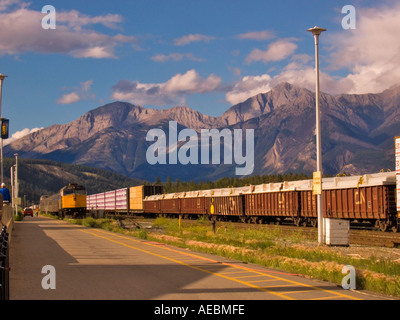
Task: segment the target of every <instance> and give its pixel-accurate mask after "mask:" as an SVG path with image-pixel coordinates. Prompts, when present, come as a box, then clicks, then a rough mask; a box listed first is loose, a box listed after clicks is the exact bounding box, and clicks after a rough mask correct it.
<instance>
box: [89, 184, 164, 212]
mask: <svg viewBox="0 0 400 320" xmlns="http://www.w3.org/2000/svg"><path fill="white" fill-rule="evenodd" d="M162 192H163V187H162V186H159V185H156V186H144V185H142V186H136V187H129V188H121V189H117V190H111V191H106V192H100V193H96V194H91V195H88V196H87V203H86V205H87V208H88V210H89V211H90V212H91V213H93V212H95V211H103V212H105V213H108V214H128V215H130V214H135V213H143V212H144V207H143V199H144V198H145V197H146V196H150V195H153V194H157V193H162Z"/></svg>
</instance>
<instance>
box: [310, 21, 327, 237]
mask: <svg viewBox="0 0 400 320" xmlns="http://www.w3.org/2000/svg"><path fill="white" fill-rule="evenodd" d="M307 31H310V32H312V34H313V35H314V40H315V76H316V80H315V114H316V117H315V121H316V129H315V130H316V136H317V141H316V144H317V176H318V177H319V179H320V183H321V186H320V188H319V189H320V190H318V192H317V210H318V243H319V244H321V243H323V242H324V239H323V238H324V226H323V202H322V148H321V113H320V109H319V54H318V40H319V35H320V34H321V33H322V32H323V31H326V29H323V28H320V27H317V26H315V27H314V28H310V29H307Z"/></svg>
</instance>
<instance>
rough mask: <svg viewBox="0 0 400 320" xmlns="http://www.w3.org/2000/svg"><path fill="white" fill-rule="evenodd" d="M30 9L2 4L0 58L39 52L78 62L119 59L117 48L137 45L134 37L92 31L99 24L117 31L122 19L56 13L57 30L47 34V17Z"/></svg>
mask: <svg viewBox="0 0 400 320" xmlns="http://www.w3.org/2000/svg"><path fill="white" fill-rule="evenodd" d="M29 5H30V4H27V3H23V2H21V1H17V0H14V1H13V0H2V1H0V30H2V32H1V33H0V55H1V54H9V55H17V54H21V53H25V52H39V53H59V54H67V55H71V56H73V57H76V58H98V59H101V58H116V55H115V48H116V47H117V46H118V45H120V44H123V43H131V44H134V43H135V42H136V38H135V37H133V36H125V35H122V34H117V35H114V36H111V35H108V34H105V33H101V32H98V31H96V30H94V29H93V26H94V25H96V24H101V25H103V26H105V27H107V28H110V29H118V28H119V26H118V24H119V23H120V22H122V17H121V16H119V15H112V14H107V15H105V16H94V17H90V16H87V15H84V14H82V13H80V12H78V11H76V10H71V11H67V12H62V11H57V12H56V29H49V30H45V29H43V28H42V24H41V21H42V19H43V18H44V17H45V14H43V13H41V12H40V11H35V10H31V9H29Z"/></svg>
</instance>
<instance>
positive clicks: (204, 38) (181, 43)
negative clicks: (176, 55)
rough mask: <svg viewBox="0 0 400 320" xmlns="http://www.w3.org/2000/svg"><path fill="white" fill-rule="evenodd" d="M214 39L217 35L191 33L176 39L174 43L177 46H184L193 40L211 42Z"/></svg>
mask: <svg viewBox="0 0 400 320" xmlns="http://www.w3.org/2000/svg"><path fill="white" fill-rule="evenodd" d="M214 39H215V37H212V36H206V35H204V34H198V33H197V34H189V35H186V36H183V37H180V38H177V39H175V40H174V44H175V45H176V46H184V45H187V44H189V43H191V42H199V41H204V42H209V41H211V40H214Z"/></svg>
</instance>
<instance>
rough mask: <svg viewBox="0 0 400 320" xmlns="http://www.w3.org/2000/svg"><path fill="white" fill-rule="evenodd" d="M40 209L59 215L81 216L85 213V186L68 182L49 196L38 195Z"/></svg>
mask: <svg viewBox="0 0 400 320" xmlns="http://www.w3.org/2000/svg"><path fill="white" fill-rule="evenodd" d="M40 211H41V212H43V213H50V214H56V215H58V216H60V217H65V216H73V217H81V216H84V215H86V188H85V187H84V186H81V185H78V184H76V183H70V184H68V185H67V186H65V187H63V188H61V190H60V191H59V192H57V193H55V194H53V195H50V196H46V195H44V196H41V197H40Z"/></svg>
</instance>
